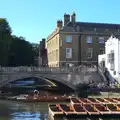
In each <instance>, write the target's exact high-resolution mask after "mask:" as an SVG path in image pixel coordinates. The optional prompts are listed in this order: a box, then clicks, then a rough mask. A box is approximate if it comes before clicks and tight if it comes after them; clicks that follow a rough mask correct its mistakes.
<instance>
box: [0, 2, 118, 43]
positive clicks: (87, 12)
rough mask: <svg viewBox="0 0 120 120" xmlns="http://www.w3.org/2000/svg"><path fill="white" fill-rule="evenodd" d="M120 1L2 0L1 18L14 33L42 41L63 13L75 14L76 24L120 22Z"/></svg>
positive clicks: (0, 7)
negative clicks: (78, 22)
mask: <svg viewBox="0 0 120 120" xmlns="http://www.w3.org/2000/svg"><path fill="white" fill-rule="evenodd" d="M119 6H120V0H0V17H3V18H7V20H8V22H9V24H10V26H11V27H12V30H13V34H15V35H17V36H23V37H25V38H26V40H28V41H30V42H37V43H38V42H39V41H40V40H41V39H42V38H47V36H48V35H49V34H50V33H51V32H52V31H53V30H54V29H55V27H56V21H57V20H58V19H63V15H64V13H69V14H72V12H73V11H75V12H76V17H77V18H76V19H77V21H86V22H105V23H118V24H119V23H120V12H119V11H120V10H119Z"/></svg>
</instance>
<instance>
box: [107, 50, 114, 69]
mask: <svg viewBox="0 0 120 120" xmlns="http://www.w3.org/2000/svg"><path fill="white" fill-rule="evenodd" d="M107 57H108V58H107V59H108V63H110V69H111V70H114V68H115V64H114V58H115V56H114V51H113V50H111V52H110V54H108V56H107Z"/></svg>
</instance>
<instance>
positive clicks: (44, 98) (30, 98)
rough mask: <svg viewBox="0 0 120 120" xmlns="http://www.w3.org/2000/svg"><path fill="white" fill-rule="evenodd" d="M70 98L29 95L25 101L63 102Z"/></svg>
mask: <svg viewBox="0 0 120 120" xmlns="http://www.w3.org/2000/svg"><path fill="white" fill-rule="evenodd" d="M68 100H69V98H68V97H67V96H37V97H34V96H28V97H27V98H26V99H24V100H23V101H26V102H61V101H68Z"/></svg>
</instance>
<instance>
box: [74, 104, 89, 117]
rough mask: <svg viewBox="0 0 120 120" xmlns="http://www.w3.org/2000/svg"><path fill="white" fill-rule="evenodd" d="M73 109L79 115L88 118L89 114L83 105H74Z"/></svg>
mask: <svg viewBox="0 0 120 120" xmlns="http://www.w3.org/2000/svg"><path fill="white" fill-rule="evenodd" d="M73 109H74V111H75V112H76V113H77V115H81V116H87V112H86V111H85V109H84V108H83V106H82V105H81V104H74V105H73Z"/></svg>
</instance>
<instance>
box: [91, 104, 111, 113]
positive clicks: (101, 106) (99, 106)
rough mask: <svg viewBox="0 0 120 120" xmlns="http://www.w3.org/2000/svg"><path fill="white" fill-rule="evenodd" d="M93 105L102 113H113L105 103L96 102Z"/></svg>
mask: <svg viewBox="0 0 120 120" xmlns="http://www.w3.org/2000/svg"><path fill="white" fill-rule="evenodd" d="M93 106H94V108H95V109H96V110H97V111H99V113H100V114H101V115H110V114H111V111H109V110H107V107H105V106H104V105H103V104H94V105H93Z"/></svg>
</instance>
